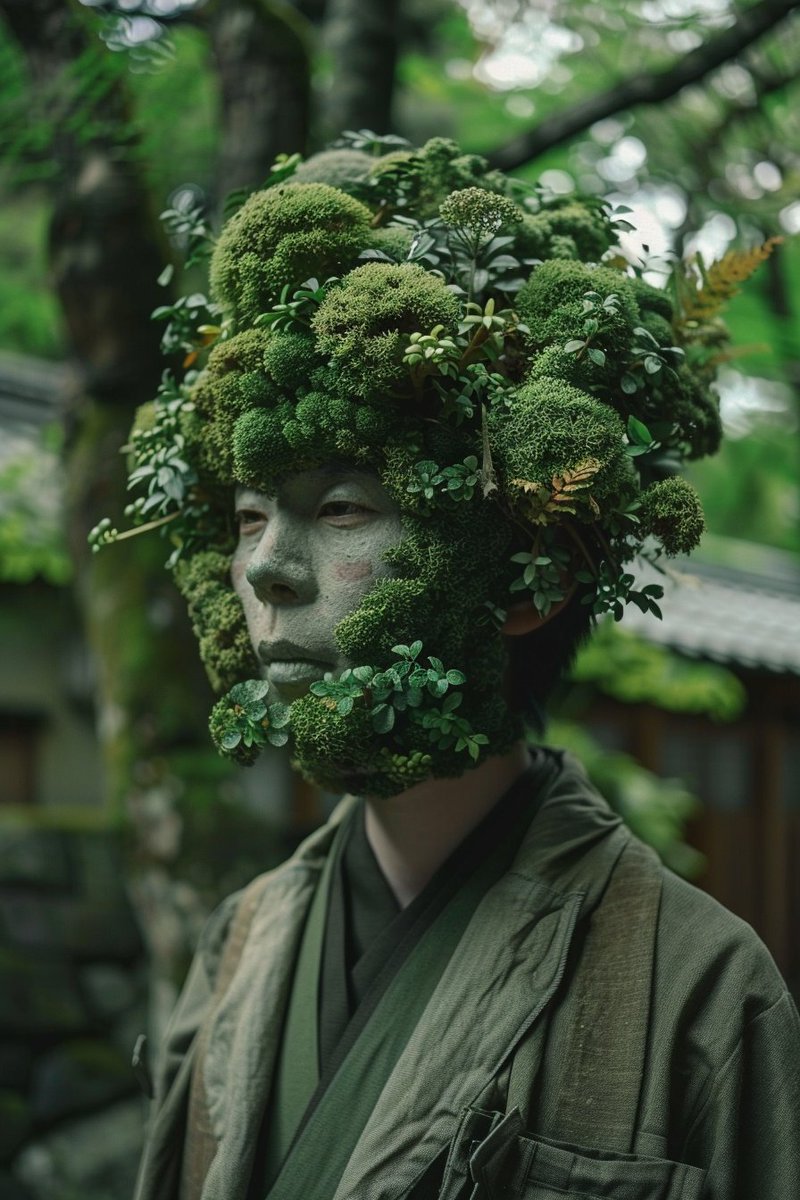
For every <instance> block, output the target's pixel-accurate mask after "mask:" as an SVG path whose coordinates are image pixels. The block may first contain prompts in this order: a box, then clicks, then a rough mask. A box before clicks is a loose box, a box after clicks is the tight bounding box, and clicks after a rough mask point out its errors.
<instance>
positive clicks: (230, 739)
mask: <svg viewBox="0 0 800 1200" xmlns="http://www.w3.org/2000/svg"><path fill="white" fill-rule="evenodd" d="M241 740H242V735H241V733H240V732H239V730H238V729H231V730H229V731H228V732H227V733H226V734H223V736H222V741H221V742H220V745H221V746H222V749H223V750H235V749H236V747H237V746H238V745H239V742H240V741H241Z"/></svg>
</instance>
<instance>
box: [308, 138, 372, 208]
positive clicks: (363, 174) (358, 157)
mask: <svg viewBox="0 0 800 1200" xmlns="http://www.w3.org/2000/svg"><path fill="white" fill-rule="evenodd" d="M374 161H375V160H374V159H373V158H372V157H371V155H369V154H365V153H364V151H363V150H354V149H351V148H349V147H346V146H345V147H342V148H340V149H334V150H321V151H320V152H319V153H318V154H312V155H311V157H310V158H307V159H306V160H305V162H302V163H300V164H299V165H298V167H297V169H296V170H295V173H294V177H293V178H294V179H295V180H296V181H297V182H298V183H327V184H329V185H330V186H331V187H335V188H339V190H340V191H342V192H347V193H348V194H349V195H352V196H358V197H360V196H361V195H362V194H363V192H364V181H365V180H366V178H367V176H368V175H369V173H370V171H371V170H372V167H373V164H374Z"/></svg>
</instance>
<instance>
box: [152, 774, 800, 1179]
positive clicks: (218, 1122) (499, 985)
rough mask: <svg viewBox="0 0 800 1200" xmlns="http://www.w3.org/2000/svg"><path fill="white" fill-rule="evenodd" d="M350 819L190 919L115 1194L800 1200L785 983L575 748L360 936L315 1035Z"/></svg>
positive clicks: (518, 790)
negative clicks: (649, 841)
mask: <svg viewBox="0 0 800 1200" xmlns="http://www.w3.org/2000/svg"><path fill="white" fill-rule="evenodd" d="M357 817H358V802H356V801H354V800H353V799H352V798H346V799H345V800H344V801H342V803H341V804H340V805H339V807H338V808H337V810H336V812H335V813H334V814H333V817H332V818H331V820H330V821H329V822H328V824H326V825H325V826H324V827H323V828H321V829H320V830H318V831H316V832H315V833H314V834H312V836H311V837H310V838H308V839H307V840H306V841H305V842H304V843H303V844H302V845H301V846H300V848H299V849H298V851H297V852H296V853H295V855H293V857H292V858H291V859H289V860H288V862H286V863H284V864H283V865H282V866H281V867H278V868H277V869H276V870H274V871H271V872H269V873H268V874H267V875H265V876H262V877H260V878H259V879H258V880H256V881H254V883H253V884H251V885H250V886H249V888H247V889H245V891H244V893H241V894H239V895H237V896H234V897H231V898H229V899H228V900H227V901H226V902H224V903H223V905H222V906H221V907H220V909H218V911H217V912H216V913H215V914H214V916H213V917H212V918H211V920H210V922H209V924H208V926H207V928H206V931H205V934H204V936H203V939H202V942H201V945H200V947H199V949H198V952H197V955H196V957H195V961H194V963H193V966H192V969H191V972H190V975H189V978H188V980H187V983H186V986H185V988H184V991H183V993H182V996H181V999H180V1001H179V1004H178V1007H177V1009H176V1012H175V1014H174V1017H173V1020H172V1023H171V1027H170V1031H169V1035H168V1038H167V1044H166V1046H165V1049H164V1053H163V1055H162V1058H161V1062H160V1065H159V1071H158V1080H157V1088H156V1099H155V1102H154V1108H153V1114H152V1118H151V1125H150V1129H149V1133H148V1139H147V1145H146V1148H145V1153H144V1156H143V1160H142V1166H141V1170H140V1177H139V1183H138V1187H137V1192H136V1200H253V1198H254V1197H258V1196H263V1197H264V1198H265V1200H266V1197H267V1196H269V1197H270V1200H294V1198H297V1200H317V1198H318V1197H319V1198H323V1197H324V1198H326V1200H400V1198H404V1200H405V1198H407V1200H431V1198H433V1197H437V1196H438V1197H439V1198H440V1200H461V1197H469V1198H474V1200H477V1197H490V1198H491V1197H495V1198H499V1197H501V1196H503V1197H524V1198H526V1200H557V1198H558V1200H564V1198H565V1197H578V1198H582V1200H601V1198H606V1197H613V1198H615V1200H678V1198H684V1200H705V1198H706V1197H707V1198H709V1200H734V1198H735V1200H750V1198H752V1200H772V1198H773V1197H774V1198H775V1200H778V1198H780V1200H789V1198H793V1197H795V1196H800V1020H799V1019H798V1015H797V1011H796V1009H795V1006H794V1004H793V1002H792V999H791V997H790V996H789V994H788V992H787V989H786V986H785V984H784V982H783V980H782V979H781V977H780V975H779V973H778V971H777V969H776V968H775V966H774V964H773V963H772V960H771V958H770V956H769V954H768V952H767V951H766V949H765V948H764V947H763V945H762V944H761V943H760V942H759V940H758V938H757V937H756V936H755V934H754V933H753V931H752V930H751V929H750V928H749V927H748V926H747V925H745V924H744V923H743V922H741V921H740V920H738V919H737V918H736V917H734V916H732V915H731V914H730V913H728V912H727V911H726V910H724V909H723V908H721V907H720V906H719V905H718V904H716V903H715V902H714V901H713V900H711V899H710V898H709V897H707V896H705V895H704V894H703V893H701V892H699V891H698V890H697V889H695V888H693V887H692V886H691V885H689V884H687V883H685V882H684V881H683V880H681V879H679V878H677V877H676V876H674V875H672V874H671V873H670V872H668V871H666V870H665V869H664V868H662V867H661V865H660V864H659V863H658V861H657V860H656V858H655V856H654V855H653V854H652V852H650V851H649V850H647V849H646V848H645V847H643V846H642V845H641V843H639V842H638V841H637V840H636V839H635V838H634V837H633V836H632V835H631V834H630V832H629V831H628V830H627V829H626V828H625V827H624V826H623V825H622V824H621V822H620V821H619V819H618V818H617V817H616V816H615V815H614V814H612V813H611V811H610V810H609V808H608V806H607V805H606V804H605V802H604V801H603V800H602V798H601V797H599V796H598V795H597V793H596V792H595V791H594V790H593V789H592V788H591V786H590V784H589V783H588V780H587V779H586V777H585V775H584V773H583V771H582V769H581V768H580V767H579V765H578V764H577V763H576V762H575V761H574V760H573V759H571V758H570V757H569V756H568V755H562V754H559V753H556V752H552V751H541V752H538V753H537V756H536V759H535V762H534V765H533V766H532V768H531V769H530V771H529V772H526V773H525V775H524V776H523V777H522V778H521V779H520V780H519V781H518V782H517V784H515V786H514V788H512V789H511V792H510V793H509V794H508V795H507V796H506V797H504V798H503V800H502V801H501V802H500V803H499V804H498V806H497V811H496V812H495V811H494V810H493V812H492V813H491V814H489V817H488V818H487V819H486V822H484V824H483V827H479V829H478V830H477V831H474V836H473V835H470V838H472V842H471V848H470V844H469V843H470V838H467V839H465V842H464V844H463V845H462V847H459V848H458V849H457V850H456V851H455V852H454V855H453V858H452V860H448V863H447V864H445V867H448V866H450V867H451V868H453V870H452V876H453V877H452V878H449V877H448V872H447V871H444V872H437V877H436V878H435V879H434V881H432V886H431V885H429V887H428V888H426V889H425V893H423V897H421V898H419V897H418V900H420V901H421V904H420V905H418V907H417V911H416V913H414V912H412V913H410V914H409V915H408V916H407V915H406V914H407V913H408V910H404V912H403V913H400V914H398V915H397V916H396V918H395V921H396V922H399V924H397V925H395V924H394V923H392V924H389V925H388V926H386V928H387V929H388V930H396V932H397V938H396V944H394V945H388V946H384V950H383V954H382V955H377V958H376V960H375V961H374V962H373V963H372V969H371V970H366V971H365V970H364V969H363V963H364V961H365V960H368V955H369V950H370V947H369V946H367V947H366V950H364V948H363V947H361V948H360V949H361V950H362V951H363V953H361V956H360V958H359V959H358V963H357V967H358V966H361V967H362V977H361V979H360V981H359V979H358V978H357V974H358V972H357V970H355V971H354V970H352V969H351V970H350V971H349V973H348V975H347V976H345V975H344V973H340V974H341V978H343V979H345V989H346V988H347V986H349V987H350V990H351V993H352V994H351V995H350V997H349V999H348V1001H347V1003H346V1005H345V1008H344V1010H343V1008H342V1004H343V1002H342V987H341V986H340V988H339V1000H338V1005H339V1024H338V1027H336V1021H335V1020H334V1021H333V1026H332V1027H331V1023H330V1022H328V1023H327V1027H326V1017H325V1015H324V1011H323V1015H322V1017H321V1016H320V1010H319V1006H318V1004H317V997H318V994H319V993H318V990H317V989H319V987H320V986H322V989H323V992H322V994H323V1000H324V998H325V995H326V992H327V996H328V999H329V1000H330V998H331V996H332V995H334V993H335V986H334V992H331V983H330V980H331V979H332V978H333V977H334V976H335V953H334V951H335V946H334V949H333V950H332V945H333V944H334V943H335V941H336V938H337V936H339V935H337V933H336V930H337V924H336V919H335V913H334V909H335V904H336V887H335V877H336V876H335V873H336V870H337V867H340V866H341V864H342V862H343V861H345V860H344V859H343V855H344V853H345V848H346V846H347V838H348V836H350V837H352V829H353V828H354V825H353V823H354V821H356V820H357ZM348 830H350V833H349V835H348ZM414 904H417V901H415V902H414ZM412 907H413V906H409V908H412ZM420 909H422V911H420ZM389 916H390V917H391V914H389ZM404 918H405V920H404ZM338 928H339V934H341V922H340V924H339V926H338ZM363 936H367V937H368V936H369V931H368V930H367V933H366V935H364V934H363V931H362V937H363ZM372 936H373V938H374V939H375V944H377V942H378V940H379V938H380V936H381V935H380V931H378V932H377V933H375V932H374V931H373V934H372ZM332 954H334V958H333V960H332V959H331V955H332ZM326 956H327V959H328V969H327V971H326ZM331 961H333V962H334V967H333V969H331V967H330V962H331ZM368 965H369V963H368ZM332 970H333V973H331V971H332ZM341 978H340V984H341ZM348 980H349V984H348ZM309 997H310V999H309ZM334 1007H335V1005H334ZM323 1010H325V1005H324V1004H323Z"/></svg>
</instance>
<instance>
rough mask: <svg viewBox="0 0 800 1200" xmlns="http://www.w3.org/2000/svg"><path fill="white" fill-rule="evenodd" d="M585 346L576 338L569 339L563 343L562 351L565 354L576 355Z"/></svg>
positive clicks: (584, 343)
mask: <svg viewBox="0 0 800 1200" xmlns="http://www.w3.org/2000/svg"><path fill="white" fill-rule="evenodd" d="M585 345H586V342H582V341H579V340H578V338H571V339H570V340H569V341H568V342H565V343H564V351H565V353H567V354H577V353H578V351H579V350H582V349H583V347H584V346H585Z"/></svg>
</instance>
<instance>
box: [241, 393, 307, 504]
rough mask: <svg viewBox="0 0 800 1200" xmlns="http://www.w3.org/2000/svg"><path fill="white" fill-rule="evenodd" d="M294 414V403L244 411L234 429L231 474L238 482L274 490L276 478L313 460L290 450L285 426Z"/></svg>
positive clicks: (264, 490) (263, 489) (266, 490)
mask: <svg viewBox="0 0 800 1200" xmlns="http://www.w3.org/2000/svg"><path fill="white" fill-rule="evenodd" d="M293 418H294V406H293V405H292V404H289V403H285V404H281V405H279V406H278V407H277V408H275V409H266V408H256V409H251V410H250V411H249V412H246V413H244V414H243V415H242V416H241V417H240V418H239V420H238V421H237V422H236V425H235V426H234V429H233V474H234V476H235V478H236V480H237V482H238V483H241V484H244V486H245V487H253V488H256V489H258V490H259V491H262V492H267V493H270V492H274V490H275V480H276V479H278V478H280V476H281V475H285V474H286V473H287V472H288V471H296V470H299V469H301V468H302V467H303V466H307V465H310V463H311V462H312V461H313V460H312V459H311V458H309V457H307V456H306V455H304V454H303V453H293V450H292V446H291V445H290V443H289V441H288V439H287V437H286V428H287V426H288V425H289V423H290V422H291V421H292V420H293Z"/></svg>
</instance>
